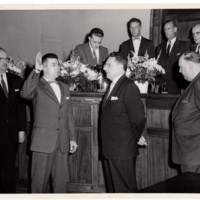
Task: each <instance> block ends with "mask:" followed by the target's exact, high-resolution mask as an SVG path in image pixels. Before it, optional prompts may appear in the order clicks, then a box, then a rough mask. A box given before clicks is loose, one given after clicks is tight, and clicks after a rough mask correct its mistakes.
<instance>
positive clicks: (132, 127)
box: [101, 52, 146, 193]
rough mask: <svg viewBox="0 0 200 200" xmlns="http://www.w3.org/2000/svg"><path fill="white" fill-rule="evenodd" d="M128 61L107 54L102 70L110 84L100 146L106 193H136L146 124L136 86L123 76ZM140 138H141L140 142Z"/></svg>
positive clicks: (120, 56) (102, 120) (102, 117)
mask: <svg viewBox="0 0 200 200" xmlns="http://www.w3.org/2000/svg"><path fill="white" fill-rule="evenodd" d="M126 68H127V59H126V58H125V56H123V55H122V54H120V53H118V52H113V53H111V54H110V56H109V58H108V59H107V61H106V64H105V66H104V70H105V72H106V76H107V78H108V79H110V80H111V81H112V83H111V85H110V88H109V89H108V91H107V92H106V94H105V96H104V99H103V101H102V113H101V144H102V148H101V149H102V156H103V164H104V172H105V180H106V187H107V191H108V192H109V193H130V192H136V191H137V183H136V171H135V169H136V158H137V156H138V154H139V151H138V145H137V143H138V141H139V143H138V144H140V145H146V141H145V140H144V138H142V137H141V134H142V132H143V129H144V125H145V113H144V106H143V103H142V101H141V98H140V92H139V89H138V87H137V86H136V85H135V84H134V81H133V80H131V79H129V78H127V77H126V76H125V71H126ZM140 138H141V139H140Z"/></svg>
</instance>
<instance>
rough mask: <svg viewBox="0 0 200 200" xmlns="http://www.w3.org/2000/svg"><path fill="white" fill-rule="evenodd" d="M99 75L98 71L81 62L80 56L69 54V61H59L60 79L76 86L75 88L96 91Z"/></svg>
mask: <svg viewBox="0 0 200 200" xmlns="http://www.w3.org/2000/svg"><path fill="white" fill-rule="evenodd" d="M99 77H100V73H98V72H96V71H95V70H92V69H91V68H89V67H88V65H85V64H83V63H81V62H80V58H79V57H75V56H74V55H72V56H71V58H70V60H69V61H67V62H60V77H59V78H60V80H61V81H64V82H65V83H67V84H69V85H70V86H72V87H73V86H74V87H76V90H79V91H88V92H94V91H96V90H97V89H98V80H99ZM73 89H74V88H73Z"/></svg>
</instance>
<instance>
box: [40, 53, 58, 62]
mask: <svg viewBox="0 0 200 200" xmlns="http://www.w3.org/2000/svg"><path fill="white" fill-rule="evenodd" d="M49 58H53V59H56V60H58V56H57V55H56V54H54V53H47V54H45V55H43V56H42V64H44V63H45V62H46V61H47V60H48V59H49Z"/></svg>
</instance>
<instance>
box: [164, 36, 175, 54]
mask: <svg viewBox="0 0 200 200" xmlns="http://www.w3.org/2000/svg"><path fill="white" fill-rule="evenodd" d="M169 41H171V47H170V50H169V53H171V50H172V48H173V46H174V43H175V42H176V37H175V38H173V39H172V40H168V41H167V46H166V51H167V47H168V45H169Z"/></svg>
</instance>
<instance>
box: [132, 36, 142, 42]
mask: <svg viewBox="0 0 200 200" xmlns="http://www.w3.org/2000/svg"><path fill="white" fill-rule="evenodd" d="M136 38H137V39H138V40H139V41H141V39H142V36H141V35H140V36H137V37H132V40H133V41H134V40H135V39H136Z"/></svg>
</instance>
